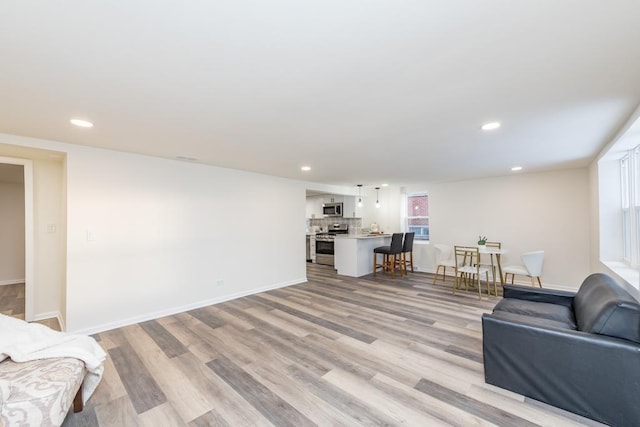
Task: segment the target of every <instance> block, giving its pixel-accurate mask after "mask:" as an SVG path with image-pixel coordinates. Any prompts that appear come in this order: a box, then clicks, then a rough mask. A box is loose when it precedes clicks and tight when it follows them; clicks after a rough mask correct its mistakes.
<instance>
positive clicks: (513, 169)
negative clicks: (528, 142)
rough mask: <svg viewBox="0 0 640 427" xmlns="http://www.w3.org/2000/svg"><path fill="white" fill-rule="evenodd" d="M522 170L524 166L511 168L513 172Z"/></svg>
mask: <svg viewBox="0 0 640 427" xmlns="http://www.w3.org/2000/svg"><path fill="white" fill-rule="evenodd" d="M521 170H522V166H514V167H512V168H511V171H512V172H518V171H521Z"/></svg>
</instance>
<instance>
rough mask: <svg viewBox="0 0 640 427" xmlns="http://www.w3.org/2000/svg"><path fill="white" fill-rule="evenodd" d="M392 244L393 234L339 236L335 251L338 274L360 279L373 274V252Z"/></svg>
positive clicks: (334, 246) (334, 245) (336, 239)
mask: <svg viewBox="0 0 640 427" xmlns="http://www.w3.org/2000/svg"><path fill="white" fill-rule="evenodd" d="M390 244H391V234H377V235H337V236H336V238H335V240H334V244H333V249H334V253H335V254H334V263H335V268H336V270H338V274H341V275H343V276H351V277H360V276H366V275H367V274H371V273H373V250H374V249H375V248H377V247H378V246H389V245H390Z"/></svg>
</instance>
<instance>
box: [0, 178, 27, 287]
mask: <svg viewBox="0 0 640 427" xmlns="http://www.w3.org/2000/svg"><path fill="white" fill-rule="evenodd" d="M24 266H25V258H24V184H22V183H14V182H0V285H8V284H13V283H24V278H25V274H24Z"/></svg>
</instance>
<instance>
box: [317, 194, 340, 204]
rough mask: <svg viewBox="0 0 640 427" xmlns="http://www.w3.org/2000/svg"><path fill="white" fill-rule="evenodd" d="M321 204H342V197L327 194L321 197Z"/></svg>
mask: <svg viewBox="0 0 640 427" xmlns="http://www.w3.org/2000/svg"><path fill="white" fill-rule="evenodd" d="M322 202H323V203H343V202H344V196H338V195H335V194H328V195H325V196H323V197H322Z"/></svg>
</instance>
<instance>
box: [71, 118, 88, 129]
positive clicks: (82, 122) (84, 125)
mask: <svg viewBox="0 0 640 427" xmlns="http://www.w3.org/2000/svg"><path fill="white" fill-rule="evenodd" d="M70 122H71V124H72V125H75V126H79V127H81V128H92V127H93V123H91V122H88V121H86V120H80V119H71V120H70Z"/></svg>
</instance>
